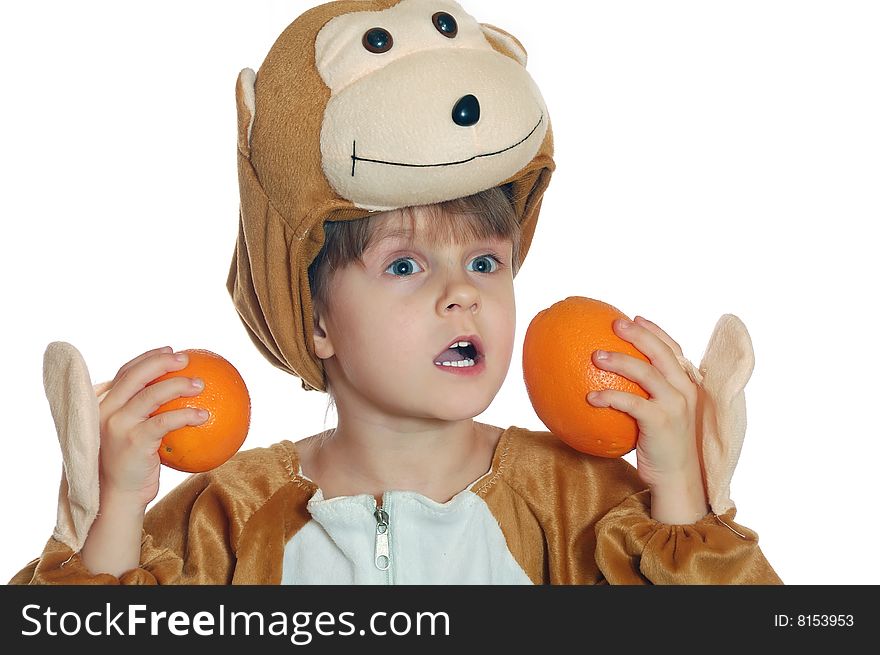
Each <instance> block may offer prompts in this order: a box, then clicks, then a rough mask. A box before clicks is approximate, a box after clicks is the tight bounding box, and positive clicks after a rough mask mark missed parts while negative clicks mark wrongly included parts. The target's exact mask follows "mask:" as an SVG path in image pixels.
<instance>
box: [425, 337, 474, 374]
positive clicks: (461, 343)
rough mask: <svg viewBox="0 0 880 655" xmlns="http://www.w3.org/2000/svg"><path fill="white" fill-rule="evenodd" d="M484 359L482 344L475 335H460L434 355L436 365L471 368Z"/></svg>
mask: <svg viewBox="0 0 880 655" xmlns="http://www.w3.org/2000/svg"><path fill="white" fill-rule="evenodd" d="M484 359H485V355H484V354H483V346H482V344H481V343H480V340H479V338H478V337H476V336H460V337H456V338H455V339H453V341H452V342H451V343H450V344H449V345H448V346H446V348H445V349H444V350H442V351H441V352H440V353H438V354H437V355H435V356H434V364H435V365H436V366H443V367H450V368H473V367H474V366H477V365H478V364H480V363H481V362H482V361H483V360H484Z"/></svg>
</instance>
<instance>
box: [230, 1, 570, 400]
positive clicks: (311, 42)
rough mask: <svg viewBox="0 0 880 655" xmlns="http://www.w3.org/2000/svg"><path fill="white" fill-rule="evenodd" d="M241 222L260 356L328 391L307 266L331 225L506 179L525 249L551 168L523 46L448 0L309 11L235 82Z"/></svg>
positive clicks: (239, 280)
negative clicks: (256, 67)
mask: <svg viewBox="0 0 880 655" xmlns="http://www.w3.org/2000/svg"><path fill="white" fill-rule="evenodd" d="M236 102H237V106H238V171H239V188H240V194H241V203H240V212H239V217H240V222H239V234H238V241H237V243H236V248H235V255H234V257H233V262H232V267H231V269H230V272H229V279H228V281H227V287H228V289H229V293H230V294H231V296H232V300H233V303H234V305H235V307H236V309H237V311H238V313H239V316H240V317H241V320H242V322H243V323H244V325H245V326H246V328H247V330H248V333H249V335H250V337H251V339H252V340H253V342H254V343H255V344H256V345H257V347H258V348H259V349H260V352H262V353H263V355H264V356H265V357H266V358H267V359H268V360H269V361H270V362H271V363H272V364H273V365H275V366H276V367H278V368H280V369H282V370H284V371H287V372H288V373H291V374H293V375H296V376H298V377H300V378H301V379H302V381H303V387H304V388H306V389H319V390H325V389H326V385H325V378H324V369H323V364H322V362H321V360H320V359H319V358H318V357H317V355H316V354H315V350H314V341H313V327H314V325H313V314H312V311H313V310H312V297H311V293H310V289H309V278H308V269H309V265H310V264H311V263H312V262H313V261H314V259H315V257H316V256H317V255H318V253H319V252H320V250H321V247H322V245H323V243H324V223H325V222H326V221H346V220H355V219H359V218H364V217H366V216H368V215H370V214H371V213H374V212H381V211H389V210H394V209H400V208H402V207H410V206H416V205H427V204H433V203H438V202H443V201H447V200H452V199H454V198H460V197H465V196H469V195H472V194H475V193H479V192H481V191H485V190H487V189H491V188H493V187H496V186H500V185H503V184H504V185H506V184H509V185H511V187H512V197H513V203H514V209H515V211H516V214H517V217H518V219H519V223H520V228H521V233H522V236H521V242H520V246H519V247H520V257H521V258H522V257H525V254H526V253H527V251H528V247H529V244H530V242H531V239H532V236H533V234H534V230H535V224H536V222H537V220H538V213H539V211H540V207H541V199H542V197H543V194H544V190H545V189H546V188H547V185H548V183H549V181H550V176H551V174H552V172H553V170H554V167H555V164H554V162H553V137H552V132H551V129H550V118H549V116H548V114H547V108H546V106H545V103H544V100H543V98H542V97H541V93H540V91H539V90H538V87H537V86H536V84H535V82H534V81H533V80H532V78H531V76H530V75H529V74H528V73H527V72H526V51H525V49H524V48H523V46H522V44H521V43H520V42H519V41H518V40H517V39H516V38H515V37H514V36H512V35H511V34H508V33H507V32H505V31H504V30H502V29H499V28H497V27H493V26H491V25H487V24H484V23H479V22H477V21H476V20H475V19H474V18H473V17H471V16H470V15H468V14H467V13H465V11H464V10H463V9H462V8H461V6H459V5H458V4H457V3H456V2H453V1H452V0H338V1H336V2H329V3H326V4H322V5H319V6H317V7H314V8H312V9H310V10H308V11H306V12H305V13H303V14H302V15H301V16H300V17H299V18H297V19H296V20H294V21H293V23H291V24H290V25H289V26H288V27H287V29H285V30H284V31H283V32H282V34H281V35H280V36H279V37H278V39H277V40H276V41H275V43H274V45H273V46H272V48H271V49H270V50H269V53H268V54H267V55H266V58H265V60H264V61H263V64H262V66H260V68H259V70H258V72H256V73H255V72H254V71H253V70H251V69H249V68H245V69H244V70H242V71H241V73H240V74H239V76H238V83H237V86H236Z"/></svg>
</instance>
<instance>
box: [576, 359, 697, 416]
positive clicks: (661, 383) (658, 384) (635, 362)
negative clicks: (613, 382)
mask: <svg viewBox="0 0 880 655" xmlns="http://www.w3.org/2000/svg"><path fill="white" fill-rule="evenodd" d="M593 364H595V365H596V367H598V368H601V369H602V370H603V371H611V372H612V373H617V374H618V375H622V376H623V377H625V378H626V379H628V380H632V381H633V382H635V383H636V384H638V385H639V386H640V387H641V388H642V389H644V390H645V391H646V392H647V393H648V395H649V396H650V397H651V398H652V399H654V400H656V401H658V402H660V403H663V404H666V405H668V404H670V403H673V402H675V400H676V398H681V393H679V391H678V390H677V389H676V388H675V387H673V386H672V385H671V384H670V383H669V381H668V380H667V379H666V378H665V377H663V375H662V374H661V373H660V371H659V370H658V369H657V368H656V367H655V366H652V365H651V364H649V363H648V362H646V361H644V360H641V359H638V358H636V357H633V356H632V355H627V354H626V353H618V352H607V351H604V350H597V351H595V352H594V353H593Z"/></svg>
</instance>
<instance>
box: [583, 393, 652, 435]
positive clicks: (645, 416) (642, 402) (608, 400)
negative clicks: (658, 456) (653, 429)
mask: <svg viewBox="0 0 880 655" xmlns="http://www.w3.org/2000/svg"><path fill="white" fill-rule="evenodd" d="M587 401H588V402H589V403H590V404H591V405H593V406H594V407H613V408H614V409H619V410H620V411H621V412H625V413H627V414H629V415H630V416H632V417H633V418H634V419H635V420H636V422H637V423H638V424H639V429H640V430H644V426H647V425H652V424H657V422H659V421H661V420H662V418H663V417H662V416H661V409H660V407H659V406H658V405H656V404H655V403H652V402H651V401H650V400H647V399H645V398H642V397H641V396H637V395H635V394H632V393H629V392H628V391H620V390H618V389H603V390H602V391H591V392H590V393H588V394H587Z"/></svg>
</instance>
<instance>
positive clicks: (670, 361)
mask: <svg viewBox="0 0 880 655" xmlns="http://www.w3.org/2000/svg"><path fill="white" fill-rule="evenodd" d="M658 329H659V328H658ZM614 332H615V333H616V334H617V335H618V336H619V337H620V338H621V339H623V340H625V341H629V342H630V343H631V344H632V345H634V346H635V347H636V348H638V349H639V351H641V352H642V354H644V355H645V356H646V357H647V358H648V359H649V360H651V364H653V365H654V366H655V367H656V368H657V370H659V371H660V373H661V374H662V375H663V377H665V378H666V380H667V381H668V382H669V383H670V384H671V385H672V386H673V387H675V388H676V389H678V390H679V391H680V392H681V393H682V394H685V397H686V398H690V396H691V395H692V393H694V390H693V382H692V381H691V379H690V378H689V377H688V375H687V373H686V372H685V370H684V369H683V368H682V367H681V364H679V363H678V356H677V355H676V353H675V352H673V347H672V346H670V345H669V344H668V343H666V341H664V340H663V339H662V338H661V337H660V336H659V335H658V334H656V333H655V332H654V331H653V330H649V329H648V328H646V327H644V326H642V325H639V324H638V323H631V322H629V321H625V322H624V321H615V322H614ZM673 343H674V342H673ZM645 391H648V389H645ZM649 393H650V392H649Z"/></svg>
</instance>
